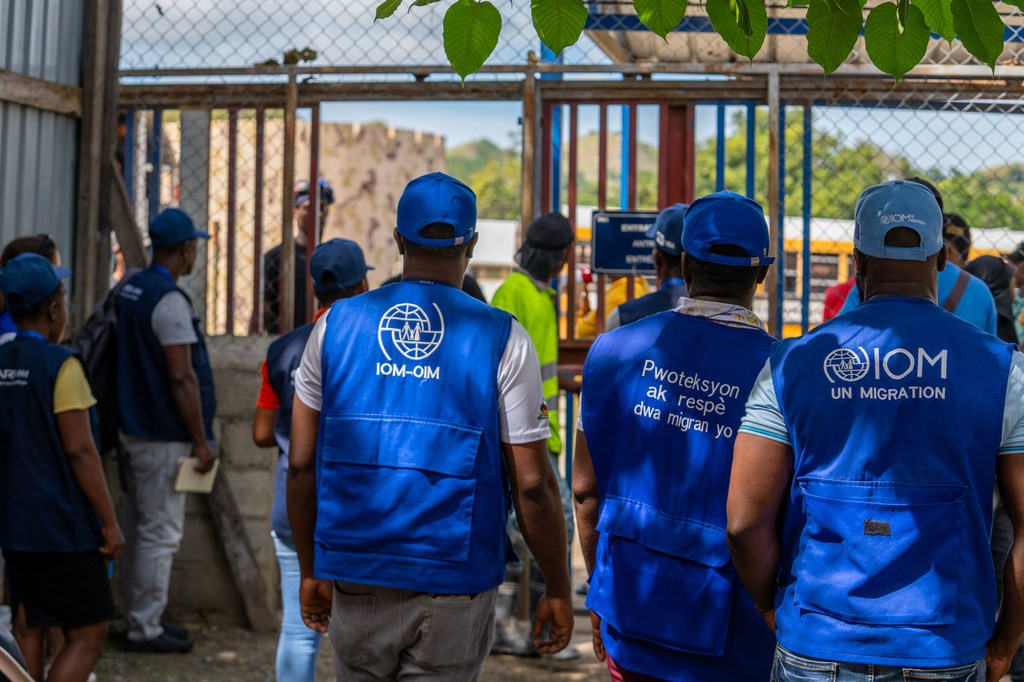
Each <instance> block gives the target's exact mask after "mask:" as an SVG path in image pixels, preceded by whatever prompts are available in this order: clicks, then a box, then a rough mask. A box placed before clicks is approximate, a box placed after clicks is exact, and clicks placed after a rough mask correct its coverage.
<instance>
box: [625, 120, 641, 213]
mask: <svg viewBox="0 0 1024 682" xmlns="http://www.w3.org/2000/svg"><path fill="white" fill-rule="evenodd" d="M637 156H639V154H637V153H636V105H635V104H630V105H629V183H628V186H627V187H628V193H627V196H628V201H629V206H627V209H628V210H633V209H635V208H636V195H637V187H636V160H637V158H636V157H637Z"/></svg>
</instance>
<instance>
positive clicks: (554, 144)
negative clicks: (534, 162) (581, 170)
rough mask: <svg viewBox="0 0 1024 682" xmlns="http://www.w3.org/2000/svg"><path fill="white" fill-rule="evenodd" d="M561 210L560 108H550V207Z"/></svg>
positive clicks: (559, 106) (551, 209) (552, 209)
mask: <svg viewBox="0 0 1024 682" xmlns="http://www.w3.org/2000/svg"><path fill="white" fill-rule="evenodd" d="M548 210H549V211H560V210H562V107H561V105H558V106H554V107H552V108H551V207H550V208H549V209H548Z"/></svg>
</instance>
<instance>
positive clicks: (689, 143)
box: [683, 104, 697, 203]
mask: <svg viewBox="0 0 1024 682" xmlns="http://www.w3.org/2000/svg"><path fill="white" fill-rule="evenodd" d="M684 106H685V111H686V120H685V125H684V127H683V136H684V144H683V202H684V203H690V202H692V201H693V200H694V195H695V194H696V193H697V175H696V174H697V141H696V134H697V132H696V131H697V128H696V109H695V108H694V106H693V104H686V105H684Z"/></svg>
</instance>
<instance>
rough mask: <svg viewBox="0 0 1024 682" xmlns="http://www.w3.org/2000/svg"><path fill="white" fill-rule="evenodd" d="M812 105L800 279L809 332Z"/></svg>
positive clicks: (803, 325) (804, 326)
mask: <svg viewBox="0 0 1024 682" xmlns="http://www.w3.org/2000/svg"><path fill="white" fill-rule="evenodd" d="M811 137H812V135H811V106H810V105H804V144H803V147H804V164H803V166H804V167H803V176H804V177H803V197H804V201H803V214H804V234H803V254H802V256H803V257H802V261H803V263H802V265H803V267H802V268H801V269H802V273H801V276H800V279H801V280H802V282H803V286H802V287H801V291H800V330H801V331H802V332H803V333H807V330H808V329H809V328H810V315H811V312H810V311H811V162H812V153H811Z"/></svg>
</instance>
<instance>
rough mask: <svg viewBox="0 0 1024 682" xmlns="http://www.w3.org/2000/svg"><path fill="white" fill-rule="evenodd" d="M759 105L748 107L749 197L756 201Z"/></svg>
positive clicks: (749, 105)
mask: <svg viewBox="0 0 1024 682" xmlns="http://www.w3.org/2000/svg"><path fill="white" fill-rule="evenodd" d="M756 155H757V105H756V104H748V105H747V196H748V197H750V198H751V199H754V193H755V192H756V191H757V189H756V188H757V185H756V178H755V173H757V156H756Z"/></svg>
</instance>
